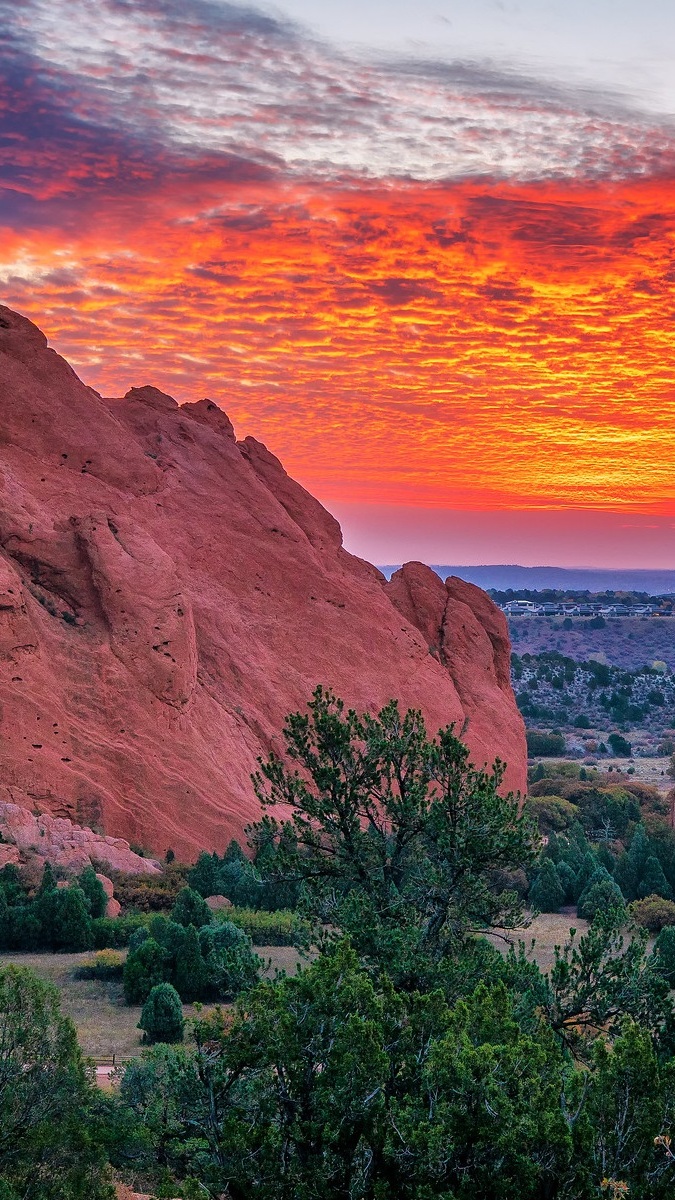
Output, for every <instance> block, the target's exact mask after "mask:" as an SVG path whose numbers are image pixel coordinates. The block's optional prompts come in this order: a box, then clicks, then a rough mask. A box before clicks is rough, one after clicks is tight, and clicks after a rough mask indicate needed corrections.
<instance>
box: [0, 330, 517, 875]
mask: <svg viewBox="0 0 675 1200" xmlns="http://www.w3.org/2000/svg"><path fill="white" fill-rule="evenodd" d="M0 487H1V493H0V494H1V499H0V761H1V763H2V774H1V775H0V800H2V801H4V802H5V803H13V804H17V805H20V806H22V807H24V808H28V809H30V810H31V811H33V812H37V813H45V814H50V815H52V816H55V817H59V818H66V819H68V820H70V821H72V822H73V823H74V824H75V825H76V826H93V827H94V828H97V829H100V830H104V831H105V834H107V835H113V836H116V837H122V838H126V839H128V840H129V841H131V842H133V843H137V844H140V845H143V846H144V847H148V848H149V849H151V850H153V851H155V852H164V851H165V850H166V849H167V848H169V847H171V848H173V849H174V850H175V851H176V852H177V853H179V854H180V855H187V856H194V855H195V854H196V852H197V851H198V850H199V849H201V848H204V847H206V848H209V849H217V850H222V849H223V848H224V846H225V845H226V844H227V842H228V840H229V839H230V838H231V837H232V836H236V835H239V836H241V833H242V830H243V827H244V826H245V825H246V824H247V823H248V822H250V821H251V820H254V819H255V818H256V817H257V815H258V810H257V804H256V801H255V798H254V796H253V793H252V789H251V784H250V773H251V771H252V770H253V769H254V768H255V764H256V757H257V756H258V755H260V754H267V753H268V752H269V751H270V749H271V748H273V747H275V748H277V749H278V748H280V738H279V731H280V729H281V727H282V725H283V720H284V717H285V715H286V714H287V713H288V712H289V711H291V710H293V709H297V708H302V707H303V706H304V704H305V703H306V701H307V699H308V698H309V696H310V694H311V692H312V690H313V689H314V687H315V686H316V685H317V684H318V683H323V684H326V685H328V686H330V687H331V688H333V689H334V691H335V692H337V694H338V695H341V696H343V697H344V699H345V700H346V701H347V702H348V703H349V704H351V705H355V706H356V707H358V708H362V709H368V710H371V711H375V710H377V709H378V708H379V707H381V706H382V705H383V704H384V703H386V702H387V701H388V700H389V699H390V698H391V697H393V696H396V697H397V698H398V699H399V701H400V703H401V704H402V706H403V707H409V706H414V707H417V708H421V709H422V710H423V712H424V714H425V716H426V718H427V721H428V724H429V727H430V729H431V730H433V731H435V730H436V729H437V728H438V727H439V726H441V725H445V724H448V723H449V722H455V725H456V728H457V730H458V732H459V731H463V736H464V738H465V740H466V741H467V743H468V744H469V747H470V749H471V751H472V755H473V758H474V760H475V761H476V762H477V763H479V764H482V763H483V762H485V761H492V759H493V758H494V757H495V756H497V755H498V756H499V757H500V758H502V759H504V760H506V762H507V763H508V775H507V782H508V784H509V786H511V787H514V788H523V787H524V785H525V765H526V752H525V740H524V731H523V727H522V722H521V719H520V717H519V715H518V713H517V710H516V706H515V702H514V699H513V695H512V693H511V689H510V685H509V678H508V636H507V633H506V626H505V623H504V621H503V619H502V617H501V614H499V613H498V611H497V610H496V609H495V607H494V606H493V605H492V604H491V602H490V601H489V600H488V598H487V597H486V596H485V595H484V593H482V592H480V591H479V590H478V589H477V588H474V587H471V585H469V584H465V583H462V582H461V581H460V580H449V581H448V583H447V584H446V585H444V584H443V583H442V582H441V581H440V580H439V579H437V577H436V576H435V575H434V574H433V572H431V571H430V570H429V569H428V568H426V567H424V566H422V565H421V564H414V563H413V564H408V565H407V566H406V567H404V568H403V570H402V571H401V572H398V573H397V575H396V576H395V577H394V579H393V580H392V581H391V583H386V581H385V580H384V578H383V576H382V575H381V574H380V572H379V571H377V570H376V568H374V567H372V566H370V565H369V564H367V563H364V562H362V561H361V560H360V559H357V558H354V557H353V556H351V555H349V554H348V553H347V552H346V551H345V550H344V549H343V547H342V538H341V533H340V528H339V525H338V524H337V522H336V521H335V520H334V519H333V518H332V517H331V516H330V515H329V513H327V512H326V511H325V509H323V508H322V507H321V505H320V504H319V503H318V502H317V501H316V500H315V499H314V498H313V497H312V496H310V495H309V494H308V493H307V492H306V491H305V490H304V489H303V488H302V487H300V486H299V485H298V484H296V483H294V482H293V480H291V479H290V478H289V477H288V476H287V475H286V473H285V471H284V469H283V467H282V466H281V464H280V463H279V461H278V460H277V459H276V458H275V457H274V455H272V454H270V453H269V451H268V450H266V449H265V447H264V446H262V445H261V444H260V443H259V442H256V441H255V440H254V439H253V438H246V439H245V441H244V442H241V443H238V442H237V441H236V440H235V436H234V431H233V429H232V425H231V424H230V422H229V420H228V419H227V417H226V416H225V414H224V413H223V412H222V410H221V409H220V408H219V407H218V406H217V405H215V404H213V403H212V402H210V401H208V400H202V401H200V402H199V403H196V404H185V405H183V406H178V405H177V404H176V403H175V401H174V400H172V399H171V397H169V396H166V395H164V393H162V392H160V391H158V390H157V389H155V388H152V387H142V388H132V389H131V391H130V392H128V393H127V395H126V396H125V397H124V398H123V399H113V400H104V399H102V398H101V397H100V396H99V395H98V394H97V393H95V392H93V391H92V389H90V388H88V387H86V386H85V385H84V384H83V383H82V382H81V381H80V380H79V379H78V378H77V376H76V375H75V374H74V373H73V371H72V370H71V368H70V367H69V366H68V364H67V363H66V362H65V361H64V360H63V359H61V358H60V357H59V356H58V355H57V354H55V352H54V351H52V350H50V349H49V348H48V347H47V343H46V340H45V338H44V336H43V335H42V334H41V333H40V331H39V330H38V329H37V328H36V327H35V326H34V325H32V324H31V323H30V322H29V321H27V320H26V319H25V318H23V317H21V316H18V315H17V314H15V313H13V312H11V311H10V310H9V309H6V308H2V307H0ZM146 865H147V860H146Z"/></svg>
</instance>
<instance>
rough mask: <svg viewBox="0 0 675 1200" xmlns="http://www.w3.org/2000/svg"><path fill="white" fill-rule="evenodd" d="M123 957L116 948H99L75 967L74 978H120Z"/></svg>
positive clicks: (122, 968)
mask: <svg viewBox="0 0 675 1200" xmlns="http://www.w3.org/2000/svg"><path fill="white" fill-rule="evenodd" d="M123 970H124V959H123V958H122V955H121V954H119V953H118V951H117V950H99V951H98V952H97V953H96V954H94V955H93V956H92V958H87V959H85V961H84V962H83V963H80V965H79V967H76V969H75V978H76V979H121V978H122V972H123Z"/></svg>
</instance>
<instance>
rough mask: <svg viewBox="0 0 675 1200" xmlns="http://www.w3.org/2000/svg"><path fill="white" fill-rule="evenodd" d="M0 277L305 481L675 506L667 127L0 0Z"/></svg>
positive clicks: (68, 328)
mask: <svg viewBox="0 0 675 1200" xmlns="http://www.w3.org/2000/svg"><path fill="white" fill-rule="evenodd" d="M0 19H1V20H2V21H3V26H4V29H5V32H6V35H7V36H6V41H5V45H4V48H3V51H2V56H3V62H2V66H3V70H2V73H1V74H2V77H3V79H4V83H3V85H2V91H1V92H0V112H1V113H2V129H3V134H2V139H1V140H0V186H1V187H2V189H3V190H2V192H1V193H0V212H1V214H2V216H1V221H2V225H1V227H0V277H2V278H3V280H4V290H5V295H6V297H7V300H8V302H9V303H13V304H14V305H15V306H16V307H18V308H20V309H22V311H24V312H26V313H28V314H29V315H30V314H32V315H34V317H35V319H37V320H38V321H39V323H40V324H41V325H42V326H43V328H45V329H46V331H47V332H48V333H49V335H50V337H51V338H52V341H53V343H54V344H55V345H56V346H57V348H58V349H59V350H61V351H62V352H64V353H66V354H67V355H68V356H69V357H70V358H71V360H72V361H73V362H74V363H75V364H76V365H77V367H78V369H79V370H80V373H81V374H82V375H83V376H84V377H85V379H86V380H87V382H90V383H92V384H93V385H94V386H96V387H98V388H99V389H100V390H101V391H103V392H106V393H108V394H110V393H116V392H119V391H121V390H122V389H126V387H128V386H129V385H130V384H132V383H142V382H145V381H148V382H149V381H152V382H154V383H157V384H158V385H159V386H162V387H163V388H165V390H168V391H171V392H173V393H174V394H177V395H178V396H179V397H180V398H185V399H187V398H192V397H194V395H195V394H206V393H208V394H210V395H212V396H213V397H214V398H215V399H217V400H218V401H219V402H220V403H222V404H223V406H224V407H225V408H227V410H228V411H229V412H230V414H231V415H232V416H233V417H234V418H235V420H236V421H237V422H238V424H239V426H240V428H241V429H242V431H249V430H251V431H254V432H256V433H258V434H259V435H262V436H264V437H265V438H266V439H267V440H268V441H269V442H270V444H271V445H272V446H273V447H274V449H275V450H276V451H277V452H278V453H280V454H281V455H282V457H283V458H284V460H285V461H286V462H287V464H288V465H289V466H290V467H291V468H292V469H293V470H294V471H295V472H296V473H297V474H298V475H299V476H300V477H302V478H303V479H304V480H305V481H306V482H307V483H308V485H309V486H311V487H313V488H314V489H315V490H317V491H318V492H319V493H320V494H321V495H322V496H323V497H325V498H326V499H328V500H331V499H342V500H350V501H355V500H361V501H364V502H365V501H368V502H375V501H386V502H390V503H403V504H418V505H425V506H428V507H435V506H436V507H438V506H445V507H454V508H462V507H467V508H476V509H481V508H483V509H485V508H499V507H504V506H506V507H535V508H539V507H542V508H546V507H556V506H570V507H582V508H583V507H588V508H603V507H604V508H608V509H616V508H627V509H636V510H640V511H650V512H656V513H673V512H675V501H673V489H672V482H671V481H672V474H673V467H674V466H675V461H674V459H675V453H674V451H673V448H672V447H673V439H672V433H671V431H672V427H673V421H674V419H675V367H674V366H673V354H672V346H673V329H674V325H673V322H674V320H675V304H674V299H675V297H674V294H673V286H674V283H675V262H674V261H673V255H674V252H675V250H674V248H675V190H674V189H673V175H674V174H675V132H674V130H673V128H672V127H671V126H669V125H668V124H667V123H661V124H657V123H655V121H654V119H653V118H647V117H646V116H643V115H641V114H640V113H639V112H637V111H635V112H633V111H628V110H627V109H626V107H625V105H622V104H621V103H620V102H619V101H618V100H616V99H614V98H613V97H611V96H608V95H604V94H593V95H589V94H586V93H579V92H578V91H577V92H574V91H571V90H565V89H564V88H563V87H561V86H555V85H553V84H548V83H542V82H539V81H536V80H532V79H527V78H523V77H521V76H519V75H518V74H517V73H516V72H515V71H512V72H507V71H504V70H502V71H498V70H496V69H494V68H491V67H489V66H486V65H484V64H444V63H432V62H417V61H412V60H402V59H399V60H396V61H377V60H374V59H373V60H370V61H366V60H365V59H362V60H359V59H356V58H348V57H346V56H345V55H344V54H339V53H337V52H334V51H332V50H331V48H330V47H327V46H325V45H322V44H319V43H317V42H316V41H313V40H312V39H310V38H309V37H307V36H306V35H305V34H304V33H303V31H302V30H300V29H298V28H296V27H295V26H293V25H292V24H290V23H287V22H286V23H285V22H283V21H280V20H274V19H271V18H270V17H268V16H266V15H264V14H262V13H260V12H257V11H256V10H253V9H247V8H243V7H240V6H235V5H228V4H221V3H215V2H213V3H210V2H208V0H187V2H182V3H180V4H179V3H178V0H144V2H143V3H137V2H135V0H134V2H133V3H132V2H131V0H97V2H96V3H94V0H69V3H68V5H66V4H65V2H63V0H25V2H24V3H23V4H22V5H20V6H19V5H12V6H11V7H10V6H9V5H5V6H3V5H2V4H0Z"/></svg>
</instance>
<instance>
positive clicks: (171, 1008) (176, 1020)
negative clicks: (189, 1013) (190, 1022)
mask: <svg viewBox="0 0 675 1200" xmlns="http://www.w3.org/2000/svg"><path fill="white" fill-rule="evenodd" d="M138 1028H139V1029H142V1030H143V1041H144V1042H146V1043H148V1044H149V1045H152V1044H153V1042H182V1040H183V1032H184V1029H185V1022H184V1020H183V1006H182V1004H181V1002H180V996H179V995H178V992H177V991H176V989H175V987H172V985H171V984H170V983H158V984H157V986H156V987H153V989H152V991H151V992H150V995H149V996H148V998H147V1000H146V1001H145V1004H144V1005H143V1011H142V1013H141V1019H140V1021H139V1022H138Z"/></svg>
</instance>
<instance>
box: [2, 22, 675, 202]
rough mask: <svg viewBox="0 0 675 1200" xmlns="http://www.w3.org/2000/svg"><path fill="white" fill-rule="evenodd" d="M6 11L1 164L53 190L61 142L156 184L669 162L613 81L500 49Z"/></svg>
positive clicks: (98, 167)
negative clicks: (508, 57)
mask: <svg viewBox="0 0 675 1200" xmlns="http://www.w3.org/2000/svg"><path fill="white" fill-rule="evenodd" d="M0 14H1V17H2V22H3V26H4V29H5V35H6V36H5V47H4V54H3V59H4V61H3V67H4V71H3V74H4V77H5V81H6V84H5V88H6V90H5V97H4V100H3V107H4V111H5V114H6V117H7V118H8V119H9V121H10V129H11V134H10V136H11V141H10V142H9V143H8V142H6V143H5V147H6V149H7V147H9V150H10V152H11V151H13V152H14V153H13V155H12V154H11V153H10V154H9V156H8V155H6V156H5V170H9V171H10V178H11V179H12V181H13V183H14V185H15V187H16V189H17V190H19V191H21V192H24V193H25V192H29V193H30V192H31V191H33V190H36V189H37V187H38V180H39V186H40V189H41V190H40V195H42V196H43V197H44V195H45V176H46V175H47V173H48V169H49V168H51V172H50V173H51V178H52V179H54V178H55V176H56V175H58V171H56V170H55V168H56V166H57V163H58V158H59V156H61V161H62V165H63V164H66V165H67V167H68V174H69V176H70V177H72V176H73V175H74V176H75V177H76V178H77V179H78V181H79V183H80V185H81V186H82V187H85V186H86V184H87V183H91V182H93V183H94V184H95V186H98V187H100V186H102V187H105V183H106V179H107V180H110V181H112V180H114V181H115V185H116V186H119V183H120V182H122V184H123V185H124V186H128V187H138V186H142V184H143V180H145V182H146V184H147V186H149V187H150V186H153V185H156V184H157V181H158V178H159V177H161V176H162V175H169V174H175V172H176V170H179V169H180V162H181V160H185V161H186V167H187V169H188V170H189V171H190V172H191V173H192V176H193V177H194V176H195V174H197V175H199V174H200V172H204V173H210V172H215V173H217V172H218V171H222V174H223V179H224V181H225V182H227V181H228V179H234V178H235V177H238V176H242V177H243V178H249V177H250V175H251V173H252V172H253V173H254V171H255V167H256V166H257V167H258V168H259V169H261V170H272V169H274V170H279V171H282V172H283V173H285V174H286V175H288V174H291V175H293V176H295V177H298V176H311V177H312V178H322V179H336V178H339V177H344V176H348V177H351V176H355V177H357V178H368V177H370V178H396V177H405V178H409V179H416V180H421V181H434V180H450V179H457V178H466V177H476V176H485V175H487V176H490V177H492V178H495V177H498V178H506V179H508V178H516V179H519V180H531V179H543V178H564V177H574V178H577V177H579V176H583V177H584V178H588V179H592V178H604V177H609V178H615V177H616V178H625V177H628V176H633V177H635V176H638V177H639V176H644V175H645V174H650V173H653V172H654V171H656V170H658V171H660V172H662V171H664V169H667V167H668V166H669V165H672V163H673V161H674V156H675V131H674V130H673V128H672V127H670V126H669V125H668V124H667V123H663V122H662V123H661V124H657V123H655V121H654V119H653V118H652V119H647V118H646V117H643V116H641V115H640V114H639V113H638V112H637V111H635V112H633V111H630V110H628V109H627V108H626V106H625V104H621V103H620V102H619V101H617V100H614V99H613V98H612V97H611V96H608V95H603V94H601V93H597V94H594V93H591V92H589V91H588V90H579V89H576V90H574V89H565V88H564V87H562V86H558V87H556V86H554V85H552V84H550V83H547V82H540V81H537V80H533V79H531V78H527V77H525V76H522V75H519V74H518V73H517V72H516V71H499V70H496V69H495V68H493V67H490V66H489V64H488V65H486V64H471V63H454V64H453V63H438V62H425V61H420V60H413V59H402V58H400V59H396V60H377V59H374V58H371V59H370V60H368V59H366V58H365V57H361V58H357V57H348V56H347V55H345V54H342V53H339V52H337V51H336V50H335V49H334V48H332V47H329V46H326V45H324V44H322V43H320V42H318V41H316V40H314V39H312V38H311V37H310V36H308V35H307V34H306V33H305V32H304V31H303V30H302V29H300V28H298V27H297V26H296V25H294V24H292V23H291V22H286V21H283V20H279V19H272V18H270V17H269V16H266V15H265V14H264V13H262V12H259V11H257V10H255V9H253V8H250V7H243V6H237V5H232V4H227V3H222V4H221V3H215V2H214V3H209V2H208V0H185V2H181V3H178V2H177V0H67V3H66V2H65V0H24V2H23V3H22V4H21V5H17V4H16V3H14V2H12V3H11V4H10V3H7V2H5V3H2V4H0ZM31 148H33V149H34V151H35V158H34V159H33V160H32V159H31V154H30V150H31ZM8 157H9V159H10V163H8V162H7V158H8ZM31 167H32V168H33V176H32V177H31ZM12 170H13V176H12V174H11V172H12ZM55 190H58V189H56V188H55Z"/></svg>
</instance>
